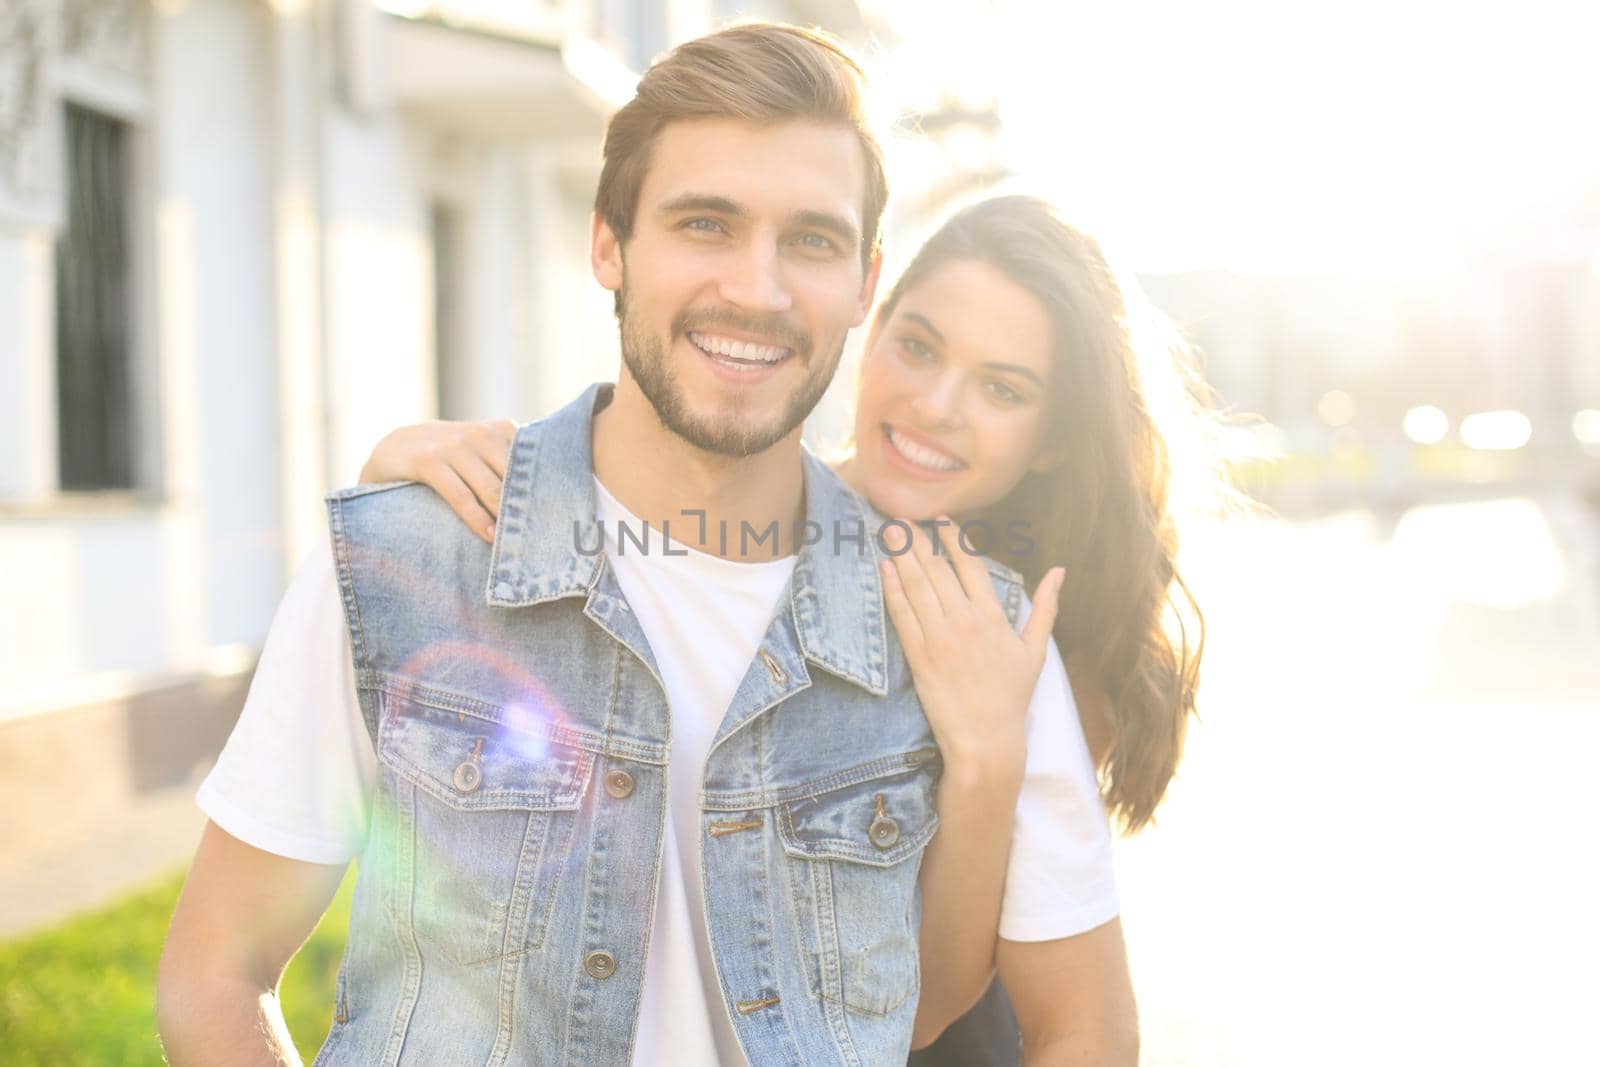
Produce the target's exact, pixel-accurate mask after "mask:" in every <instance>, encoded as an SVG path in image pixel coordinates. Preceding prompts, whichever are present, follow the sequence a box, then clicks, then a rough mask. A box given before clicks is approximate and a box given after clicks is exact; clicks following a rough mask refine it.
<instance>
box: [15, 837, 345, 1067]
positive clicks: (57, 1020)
mask: <svg viewBox="0 0 1600 1067" xmlns="http://www.w3.org/2000/svg"><path fill="white" fill-rule="evenodd" d="M354 873H355V868H354V866H352V867H351V869H350V871H349V872H348V873H347V874H346V876H345V880H344V884H343V885H341V886H340V887H339V893H338V895H337V896H336V897H334V900H333V903H332V904H331V905H330V906H329V908H328V913H327V914H326V915H324V916H323V918H322V922H321V923H320V924H318V926H317V929H316V932H315V933H313V934H312V935H311V940H309V941H308V942H306V945H305V947H304V948H302V949H301V950H300V952H299V954H298V955H296V956H295V958H294V960H293V962H291V963H290V964H289V970H288V972H287V973H286V974H285V975H284V979H283V985H282V987H281V995H282V1000H283V1015H284V1019H285V1020H286V1021H287V1022H288V1024H289V1032H290V1033H291V1034H293V1035H294V1039H295V1044H296V1045H297V1046H298V1047H299V1049H300V1054H301V1056H302V1057H304V1058H305V1059H306V1060H307V1061H309V1060H310V1059H311V1057H312V1056H313V1055H314V1054H315V1053H316V1050H317V1049H318V1048H319V1047H320V1046H321V1044H322V1040H323V1038H324V1037H326V1036H327V1033H328V1026H329V1024H330V1023H331V1021H332V1016H333V987H334V977H335V975H336V973H337V972H338V969H339V958H340V956H341V955H342V954H343V952H344V940H345V933H346V931H347V930H348V929H349V925H350V893H351V890H352V888H353V887H354V884H355V877H354ZM182 886H183V874H182V872H179V873H177V874H173V875H170V876H168V877H166V878H163V879H162V880H161V881H159V882H156V883H154V884H152V885H150V886H149V887H147V888H144V889H141V890H138V891H137V892H134V893H130V894H129V895H128V896H126V897H123V898H122V899H120V900H118V901H116V902H115V903H113V904H111V905H109V906H107V907H105V908H103V909H101V910H99V911H95V912H91V913H89V914H86V915H82V916H79V917H77V918H75V919H71V920H68V921H67V922H65V923H62V924H61V925H59V926H53V927H49V928H47V929H44V930H40V931H38V932H36V933H32V934H28V935H26V936H25V937H23V938H21V939H19V940H15V941H10V942H6V943H4V944H0V1061H3V1062H4V1063H5V1064H6V1067H74V1065H78V1064H83V1065H85V1067H88V1065H93V1067H102V1065H105V1064H117V1065H119V1067H143V1065H145V1064H150V1065H160V1064H162V1063H163V1062H165V1061H164V1060H163V1057H162V1055H161V1046H160V1043H159V1042H158V1041H157V1039H156V962H157V961H158V960H159V959H160V958H161V945H162V942H163V941H165V940H166V936H167V923H168V921H169V920H170V919H171V918H172V909H173V906H174V905H175V904H176V903H177V901H178V890H179V889H181V888H182Z"/></svg>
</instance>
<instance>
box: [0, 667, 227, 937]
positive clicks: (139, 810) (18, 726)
mask: <svg viewBox="0 0 1600 1067" xmlns="http://www.w3.org/2000/svg"><path fill="white" fill-rule="evenodd" d="M251 673H252V669H251V667H250V666H247V667H246V668H245V669H243V670H241V669H239V668H238V667H237V665H234V666H226V667H224V668H219V669H218V670H216V671H213V672H209V673H206V672H201V673H199V674H190V675H186V676H162V677H129V678H126V679H122V680H121V681H120V682H118V683H117V684H116V685H113V686H111V687H109V688H108V689H107V690H106V692H104V693H103V694H102V695H101V696H99V697H98V698H96V699H94V700H93V702H91V703H84V704H77V705H74V706H71V707H65V708H60V709H58V710H49V711H42V712H37V713H34V714H24V715H20V716H16V717H13V718H10V719H6V720H4V721H0V938H12V937H15V936H17V935H18V934H21V933H25V932H27V931H28V930H30V929H32V928H34V927H36V926H40V925H43V924H47V923H52V922H55V921H58V920H61V919H66V918H69V917H70V916H72V915H73V914H75V913H77V912H79V911H82V910H84V909H88V908H93V907H95V906H97V905H99V904H102V903H105V902H107V901H109V900H112V899H114V898H116V897H117V896H118V895H120V894H121V893H123V892H126V891H128V890H131V889H134V888H136V887H138V886H139V885H141V884H142V883H144V882H147V881H150V880H151V879H153V878H157V877H160V876H161V875H163V874H165V873H167V872H169V871H171V870H172V869H173V868H175V867H178V866H180V865H183V864H185V863H186V862H187V861H188V859H189V857H190V855H191V854H192V853H193V851H194V848H195V846H196V844H198V842H199V840H200V830H201V828H202V827H203V826H204V825H205V817H204V815H203V814H202V813H201V811H200V809H199V808H197V807H196V806H195V804H194V793H195V790H196V788H197V787H198V786H199V783H200V780H201V779H202V778H204V776H205V775H206V773H207V772H208V771H210V769H211V766H212V764H213V763H214V762H215V761H216V755H217V753H218V752H219V751H221V749H222V745H223V742H224V741H226V739H227V737H228V734H229V732H230V731H231V730H232V729H233V723H234V720H235V719H236V718H237V717H238V714H239V709H240V708H241V707H242V706H243V704H244V695H245V692H246V690H247V689H248V687H249V683H250V677H251Z"/></svg>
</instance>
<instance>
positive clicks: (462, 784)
mask: <svg viewBox="0 0 1600 1067" xmlns="http://www.w3.org/2000/svg"><path fill="white" fill-rule="evenodd" d="M450 783H451V784H452V785H454V786H455V787H456V790H457V791H458V792H461V793H471V792H475V791H476V790H477V788H478V787H479V786H480V785H482V784H483V772H482V771H480V770H479V769H478V761H477V760H470V759H464V760H462V761H461V762H460V763H458V764H456V769H455V773H453V774H452V775H450Z"/></svg>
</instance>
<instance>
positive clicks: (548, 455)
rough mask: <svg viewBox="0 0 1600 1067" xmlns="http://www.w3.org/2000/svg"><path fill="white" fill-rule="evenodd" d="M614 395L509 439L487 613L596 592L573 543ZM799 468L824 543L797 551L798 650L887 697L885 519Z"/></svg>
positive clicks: (819, 473) (571, 407)
mask: <svg viewBox="0 0 1600 1067" xmlns="http://www.w3.org/2000/svg"><path fill="white" fill-rule="evenodd" d="M612 388H613V387H612V386H611V385H609V384H596V385H591V386H590V387H589V388H588V389H586V390H585V391H584V393H583V395H582V396H580V397H578V398H577V399H576V400H574V401H573V402H572V403H570V404H568V405H567V406H566V407H564V408H562V409H561V410H560V411H558V412H556V413H555V414H554V415H551V416H550V417H549V418H547V419H541V420H539V421H537V422H532V423H529V424H528V425H526V426H524V427H522V428H521V429H520V430H518V431H517V435H516V438H515V439H514V440H513V441H512V444H511V453H510V456H509V458H508V460H507V463H506V477H505V486H504V489H503V491H502V499H501V502H500V515H499V519H498V521H497V526H496V532H495V541H494V551H493V552H492V553H491V555H490V557H489V579H488V597H487V599H488V602H489V604H490V605H491V606H494V607H503V608H517V607H526V606H528V605H531V604H542V603H545V602H547V601H551V600H558V599H561V598H563V597H571V596H579V595H587V594H588V593H590V592H591V591H592V590H593V589H594V586H595V583H596V582H597V580H598V579H599V577H600V566H601V560H602V558H603V553H593V554H585V553H584V552H582V551H580V550H579V544H580V539H579V533H580V532H581V534H582V542H583V543H592V531H593V529H594V522H595V514H596V507H595V493H594V481H593V474H594V457H593V454H592V452H591V446H590V442H591V431H592V429H593V425H594V413H595V411H596V406H597V405H599V406H600V407H604V405H605V403H609V401H610V398H611V390H612ZM801 463H802V466H803V472H804V484H805V500H806V518H807V520H808V521H810V522H812V523H815V524H816V526H815V527H814V529H818V530H821V531H822V534H821V539H820V540H819V541H818V542H817V543H816V544H813V545H807V546H806V547H805V548H803V549H801V551H800V554H799V557H798V558H797V559H796V560H795V568H794V576H793V578H792V579H791V581H790V586H789V592H790V610H791V614H792V616H793V620H794V626H795V632H796V633H797V634H798V636H799V639H800V649H801V651H802V652H803V653H804V655H805V657H806V659H808V660H809V661H811V662H812V663H815V664H817V665H818V666H819V667H822V668H823V669H825V670H827V671H829V672H830V673H832V674H835V675H838V676H839V677H840V678H843V679H845V680H846V681H850V682H853V683H855V684H856V685H859V686H861V687H862V688H864V689H866V690H868V691H869V692H871V693H873V694H876V695H878V696H883V695H885V694H886V693H887V692H888V691H889V686H888V669H887V645H886V640H887V636H886V625H885V621H884V610H883V584H882V581H881V579H880V577H879V574H878V561H879V559H880V558H881V556H880V554H879V551H880V550H879V547H878V544H877V540H876V538H875V536H874V535H875V533H876V532H877V530H878V526H879V523H880V522H881V519H880V518H879V517H878V516H877V514H876V513H875V512H874V511H873V510H872V509H871V508H870V507H869V506H868V505H867V504H866V503H865V502H864V501H862V500H861V498H860V497H858V496H856V494H855V493H853V492H852V491H851V490H850V489H849V488H848V487H847V486H846V485H845V484H844V483H843V482H842V481H840V480H839V477H838V475H836V474H834V473H833V471H831V470H829V469H828V467H827V465H826V464H824V463H823V462H822V461H821V460H819V459H818V458H817V457H816V456H815V455H813V454H812V453H811V452H810V451H809V450H802V454H801ZM836 531H837V532H838V533H839V534H840V535H841V536H842V538H843V539H844V540H843V542H842V544H841V543H838V542H836V541H835V532H836ZM857 531H860V533H861V538H860V543H859V545H858V543H857V542H856V541H855V540H854V535H855V533H856V532H857Z"/></svg>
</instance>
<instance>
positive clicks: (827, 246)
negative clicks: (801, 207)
mask: <svg viewBox="0 0 1600 1067" xmlns="http://www.w3.org/2000/svg"><path fill="white" fill-rule="evenodd" d="M800 241H801V242H802V243H803V244H806V245H807V246H809V247H811V248H815V249H818V250H820V251H823V252H831V251H833V247H834V244H833V242H832V241H831V240H829V239H828V238H826V237H824V236H822V234H820V233H806V234H801V235H800Z"/></svg>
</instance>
